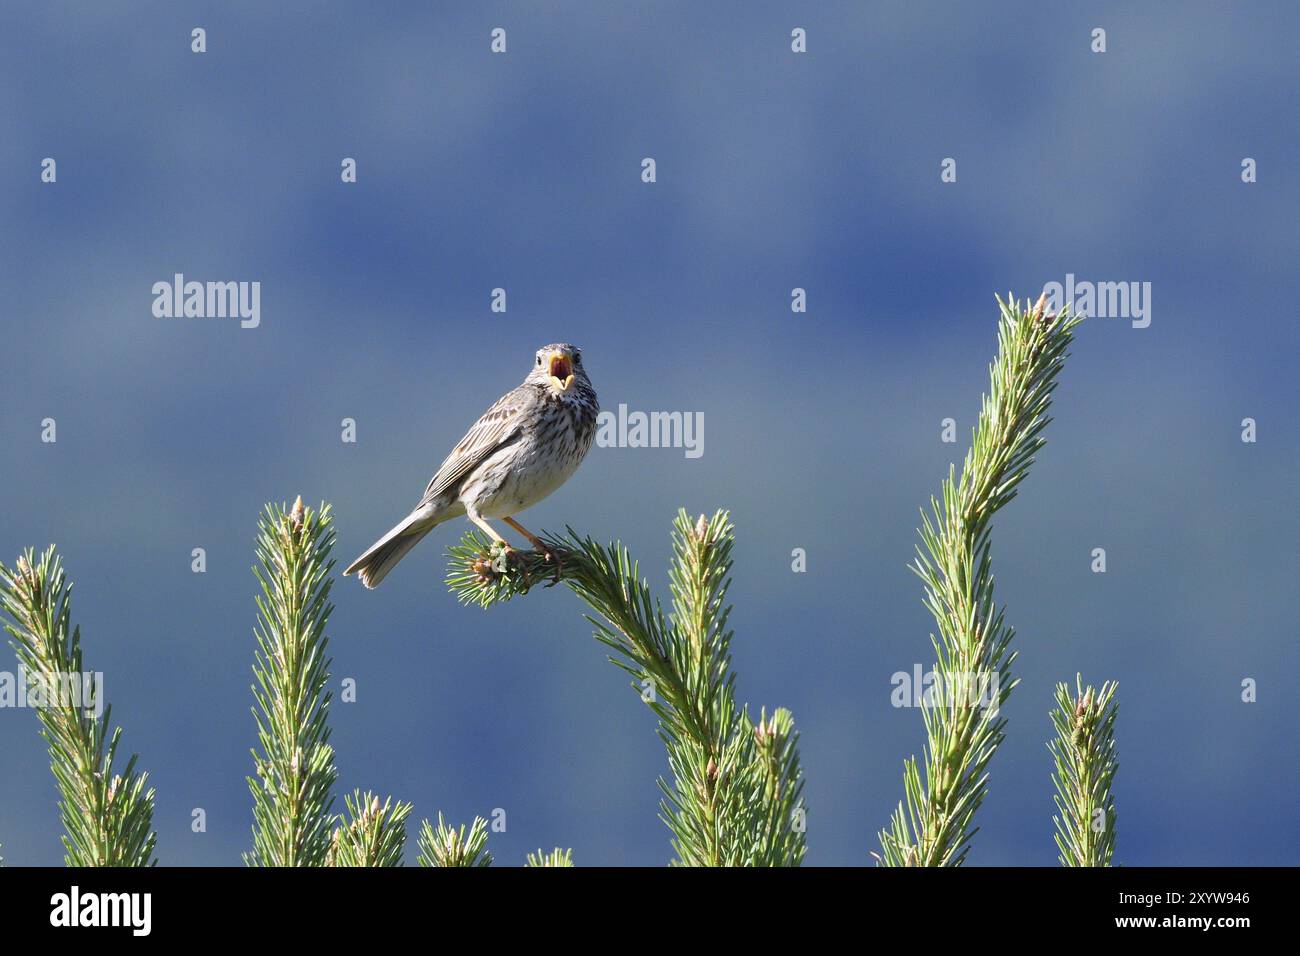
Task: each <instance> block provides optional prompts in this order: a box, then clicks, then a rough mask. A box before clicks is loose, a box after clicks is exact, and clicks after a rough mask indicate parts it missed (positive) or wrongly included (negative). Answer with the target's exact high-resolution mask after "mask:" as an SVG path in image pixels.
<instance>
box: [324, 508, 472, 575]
mask: <svg viewBox="0 0 1300 956" xmlns="http://www.w3.org/2000/svg"><path fill="white" fill-rule="evenodd" d="M447 517H449V516H445V515H439V514H438V513H437V512H436V511H434V512H432V513H431V512H430V509H429V508H427V507H424V508H416V509H415V510H414V511H412V512H411V513H410V514H409V515H407V516H406V517H405V518H403V519H402V520H401V521H399V522H398V523H397V525H396V526H395V527H394V528H393V529H392V530H390V531H389V532H388V533H387V534H386V535H384V536H383V537H382V538H380V539H379V540H378V541H376V542H375V543H374V544H372V545H371V546H370V547H368V548H366V550H365V553H364V554H362V555H361V557H359V558H357V559H356V560H355V561H353V562H352V563H351V564H350V565H348V569H347V570H346V571H344V572H343V574H344V576H345V577H346V576H347V575H349V574H352V573H353V572H354V571H355V572H356V574H357V577H358V578H360V580H361V583H362V584H364V585H365V586H366V587H368V588H373V587H377V586H378V584H379V582H380V581H382V580H383V579H384V578H385V577H387V575H388V572H389V571H391V570H393V568H395V567H396V566H397V562H398V561H401V560H402V558H404V557H406V552H408V551H410V550H411V549H412V548H414V547H415V546H416V545H417V544H419V543H420V540H421V539H422V538H423V537H424V536H425V535H426V534H428V533H429V532H430V531H432V530H433V529H434V528H436V527H437V526H438V525H439V524H441V523H442V522H443V521H446V520H447Z"/></svg>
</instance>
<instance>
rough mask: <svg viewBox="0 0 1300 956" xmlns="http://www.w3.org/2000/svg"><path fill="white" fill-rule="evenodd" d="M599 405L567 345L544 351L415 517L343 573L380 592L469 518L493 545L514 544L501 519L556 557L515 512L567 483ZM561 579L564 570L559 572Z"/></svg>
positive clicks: (456, 454) (455, 457) (442, 472)
mask: <svg viewBox="0 0 1300 956" xmlns="http://www.w3.org/2000/svg"><path fill="white" fill-rule="evenodd" d="M599 412H600V403H599V401H598V399H597V398H596V390H595V389H594V388H593V387H592V385H591V379H590V378H588V377H587V370H586V369H585V368H584V367H583V364H582V350H581V349H579V348H578V347H577V346H574V345H570V344H568V343H563V342H561V343H555V344H552V345H546V346H543V347H542V348H540V349H538V350H537V352H536V354H535V355H534V357H533V364H532V367H531V368H530V369H529V371H528V375H527V376H526V377H525V378H524V381H523V383H522V384H521V385H520V386H519V387H518V388H515V389H512V390H511V391H509V392H506V394H504V395H502V396H501V397H500V398H499V399H497V400H496V402H495V404H493V405H492V407H491V408H489V409H488V410H487V411H486V412H484V413H483V414H482V416H481V417H480V418H479V420H478V421H476V422H475V423H474V424H473V425H471V426H470V429H469V431H467V432H466V433H465V437H464V438H462V439H461V440H460V442H459V443H458V444H457V445H456V447H455V448H453V449H452V450H451V454H449V455H448V456H447V458H446V460H445V461H444V462H443V463H442V465H441V466H440V467H439V468H438V471H437V473H436V474H435V475H434V476H433V478H432V479H431V480H430V481H429V485H428V487H427V488H425V490H424V494H423V495H422V496H421V498H420V500H419V502H417V503H416V505H415V507H414V508H412V509H411V513H410V514H408V515H407V516H406V517H405V518H403V519H402V520H401V521H399V522H398V523H397V524H396V525H395V526H394V527H393V528H392V529H391V530H390V531H389V532H388V533H387V534H385V535H384V536H383V537H382V538H380V539H379V540H378V541H376V542H375V543H374V544H372V545H371V546H370V547H369V548H367V549H366V550H365V552H363V553H362V555H361V556H360V557H359V558H357V559H356V560H355V561H353V562H352V564H350V565H349V566H348V568H347V570H346V571H344V572H343V574H344V576H345V577H346V576H347V575H350V574H353V573H355V574H356V575H357V577H358V579H359V580H360V581H361V583H362V584H363V585H365V586H366V587H367V588H373V587H376V586H377V585H378V584H379V582H380V581H382V580H384V578H385V577H387V576H388V573H389V572H390V571H392V570H393V568H394V567H395V566H396V565H397V562H399V561H401V560H402V558H404V557H406V554H407V552H409V551H410V550H411V549H412V548H414V547H415V546H416V545H417V544H418V543H419V542H420V540H421V539H422V538H423V537H424V536H425V535H427V534H428V533H429V532H430V531H432V530H433V529H434V528H436V527H437V526H438V525H440V524H442V523H443V522H444V521H449V520H451V519H452V518H458V517H460V516H461V515H465V516H466V517H468V518H469V520H470V521H472V522H473V523H474V524H475V525H477V526H478V527H479V528H481V529H482V530H483V531H485V532H487V534H488V536H489V537H490V538H491V539H492V540H493V541H494V542H499V543H500V544H502V545H504V546H505V548H506V549H507V550H510V543H509V542H508V541H506V539H505V538H504V537H502V536H501V535H500V534H499V533H498V532H497V530H496V529H495V528H493V527H492V526H491V525H490V524H488V522H487V519H488V518H500V519H501V520H502V521H504V522H505V523H506V524H508V525H509V526H510V527H512V528H514V529H515V530H516V531H518V532H519V533H520V534H522V535H523V536H524V537H526V538H527V539H528V540H529V542H530V543H531V544H532V545H533V547H534V548H536V549H537V550H538V551H541V552H543V553H545V554H547V556H548V557H553V555H552V554H551V552H550V550H549V549H548V548H547V547H546V546H545V545H544V544H543V543H542V541H541V539H539V538H538V537H537V536H536V535H534V534H533V533H532V532H531V531H529V530H528V529H526V528H525V527H524V526H523V525H521V524H520V523H519V522H518V521H516V520H515V519H514V515H517V514H518V513H519V512H521V511H523V510H524V509H525V508H529V507H531V506H532V505H535V504H537V502H539V501H541V500H542V499H543V498H545V497H546V496H547V495H549V494H550V493H551V492H553V491H555V490H556V489H557V488H559V487H560V486H561V485H562V484H564V483H565V482H566V481H568V480H569V477H570V476H571V475H572V474H573V473H574V471H576V470H577V468H578V465H579V464H581V463H582V460H583V458H585V457H586V455H587V452H588V451H589V450H590V449H591V443H592V440H593V439H594V438H595V436H596V417H597V415H598V414H599ZM557 574H558V568H557Z"/></svg>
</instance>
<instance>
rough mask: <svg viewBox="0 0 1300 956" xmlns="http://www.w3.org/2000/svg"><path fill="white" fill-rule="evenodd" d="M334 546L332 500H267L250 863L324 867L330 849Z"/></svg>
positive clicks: (261, 526) (260, 568)
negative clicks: (309, 503) (328, 631)
mask: <svg viewBox="0 0 1300 956" xmlns="http://www.w3.org/2000/svg"><path fill="white" fill-rule="evenodd" d="M333 545H334V529H333V527H332V518H331V515H330V509H329V506H328V505H322V506H321V509H320V510H319V511H313V510H312V509H310V508H304V507H303V504H302V499H301V498H299V499H298V500H297V502H295V504H294V506H293V508H292V509H286V508H284V507H282V506H274V505H267V506H266V510H265V511H264V513H263V514H262V518H261V520H260V522H259V523H258V534H257V561H258V563H257V566H256V567H255V568H254V569H253V573H254V575H256V577H257V581H258V584H259V585H260V586H261V593H260V594H259V595H258V596H257V610H258V620H257V626H256V628H255V629H254V633H255V635H256V637H257V646H258V650H257V653H256V655H255V658H254V666H253V673H254V676H255V677H256V678H257V682H256V683H255V684H254V685H253V698H254V701H255V703H256V706H255V707H254V708H253V716H254V718H255V719H256V720H257V729H258V733H257V736H258V743H259V744H260V750H254V751H253V762H254V766H255V767H256V770H257V775H256V776H254V777H249V778H248V787H249V790H250V791H251V792H252V795H253V850H252V852H251V853H246V854H245V855H244V860H245V862H246V863H247V864H248V865H249V866H324V865H325V863H326V858H327V855H328V853H329V850H330V846H331V838H332V834H331V830H332V828H333V825H334V822H335V818H334V816H333V814H332V813H331V808H332V806H333V803H334V798H333V796H332V795H331V790H332V788H333V786H334V783H335V781H336V780H337V779H338V771H337V770H336V769H335V767H334V750H333V748H332V747H331V746H330V745H329V736H330V731H329V724H328V721H327V717H328V712H329V702H330V694H329V693H328V692H327V691H326V690H325V685H326V682H327V681H328V680H329V666H330V661H329V659H327V658H326V657H325V651H326V647H327V645H328V642H329V639H328V638H327V637H326V635H325V625H326V622H327V621H328V620H329V616H330V613H331V612H332V611H333V606H332V605H331V604H330V603H329V593H330V576H331V572H332V571H333V568H334V562H333V561H331V560H330V558H329V555H330V550H331V549H332V548H333Z"/></svg>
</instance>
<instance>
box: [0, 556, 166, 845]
mask: <svg viewBox="0 0 1300 956" xmlns="http://www.w3.org/2000/svg"><path fill="white" fill-rule="evenodd" d="M71 594H72V584H71V583H70V582H69V581H67V579H66V578H65V577H64V573H63V566H62V563H61V562H60V560H59V557H58V555H57V553H56V552H55V549H54V546H53V545H51V546H50V547H49V548H47V549H46V551H45V553H44V554H42V555H41V558H40V560H39V561H37V560H36V557H35V554H34V553H33V552H32V551H31V549H28V551H27V552H26V553H25V554H23V555H22V556H21V557H19V558H18V561H17V562H16V566H15V568H14V570H12V571H11V570H10V569H8V568H6V567H5V566H4V565H3V564H0V604H3V607H4V610H5V612H6V613H7V614H8V615H9V617H11V618H12V619H13V624H6V625H5V630H7V631H8V632H9V634H10V635H11V636H12V637H13V640H12V641H10V644H11V645H12V646H13V649H14V652H15V653H16V654H17V655H18V661H19V664H20V666H21V667H22V669H23V671H24V674H25V676H26V679H27V681H28V683H29V684H32V685H33V686H35V685H38V684H39V685H41V686H44V687H47V688H56V687H60V686H65V682H66V681H67V680H69V679H73V678H77V679H79V678H80V676H81V675H83V674H84V673H85V671H84V670H83V667H82V655H81V630H80V628H74V627H73V626H72V624H71V618H72V603H71ZM82 703H83V704H84V701H83V702H82ZM110 712H111V708H109V707H105V708H104V711H103V714H102V715H100V716H96V715H95V714H94V713H92V712H89V710H88V708H87V707H85V706H77V704H76V702H75V701H73V700H71V699H60V700H58V701H57V702H56V701H55V700H48V701H46V702H45V705H43V706H41V707H40V708H38V710H37V713H38V715H39V717H40V722H41V735H42V736H43V737H45V739H46V740H47V741H48V742H49V745H50V769H51V770H52V771H53V772H54V777H55V780H56V781H57V782H58V787H59V795H60V797H61V799H60V802H59V813H60V816H61V817H62V820H63V827H64V836H63V847H64V850H65V854H64V857H63V859H64V862H65V863H66V864H67V865H68V866H152V865H154V863H155V862H156V860H155V859H154V855H153V853H154V845H155V843H156V841H157V836H156V834H155V833H154V831H153V804H154V791H153V788H149V789H147V790H146V789H145V783H146V779H147V775H146V774H144V773H136V770H135V765H136V756H135V755H134V754H132V755H131V758H130V759H129V760H128V761H127V762H126V767H125V768H124V769H123V770H122V772H121V773H120V774H118V773H114V772H113V764H114V761H115V759H116V757H117V747H118V743H119V742H120V741H121V737H122V729H121V728H120V727H118V728H115V729H113V730H112V731H110V730H109V728H110V726H111V724H110V719H109V718H110Z"/></svg>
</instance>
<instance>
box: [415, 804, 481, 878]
mask: <svg viewBox="0 0 1300 956" xmlns="http://www.w3.org/2000/svg"><path fill="white" fill-rule="evenodd" d="M487 842H488V822H487V820H485V819H483V818H482V817H475V818H474V822H473V823H472V824H470V827H469V830H468V831H466V829H465V825H464V824H461V826H459V827H449V826H447V824H446V823H444V822H443V819H442V814H441V813H439V814H438V828H437V829H436V830H435V829H434V828H433V827H432V826H430V825H429V821H428V820H422V821H421V822H420V839H419V848H420V853H419V857H418V862H419V864H420V866H443V867H470V866H491V865H492V854H491V853H489V852H488V849H487Z"/></svg>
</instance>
